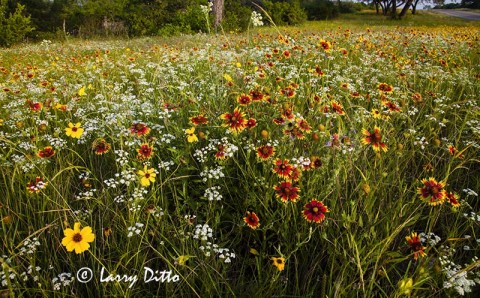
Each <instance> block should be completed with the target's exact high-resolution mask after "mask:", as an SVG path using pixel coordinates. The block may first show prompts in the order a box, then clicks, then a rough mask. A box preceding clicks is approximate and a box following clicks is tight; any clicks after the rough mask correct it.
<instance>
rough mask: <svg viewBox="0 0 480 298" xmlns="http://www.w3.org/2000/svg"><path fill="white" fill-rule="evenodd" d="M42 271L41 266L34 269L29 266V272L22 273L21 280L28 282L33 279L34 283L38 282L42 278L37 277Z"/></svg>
mask: <svg viewBox="0 0 480 298" xmlns="http://www.w3.org/2000/svg"><path fill="white" fill-rule="evenodd" d="M40 270H42V269H41V268H40V267H39V266H36V267H35V268H34V267H33V265H28V268H27V271H24V272H22V273H20V279H21V280H23V281H28V280H29V279H30V277H32V279H33V281H38V280H39V278H40V277H39V276H38V275H37V272H40Z"/></svg>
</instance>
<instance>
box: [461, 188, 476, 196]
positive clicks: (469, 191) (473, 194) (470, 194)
mask: <svg viewBox="0 0 480 298" xmlns="http://www.w3.org/2000/svg"><path fill="white" fill-rule="evenodd" d="M462 191H463V192H464V193H466V194H467V196H474V197H478V194H477V193H476V192H474V191H473V190H471V189H470V188H465V189H463V190H462Z"/></svg>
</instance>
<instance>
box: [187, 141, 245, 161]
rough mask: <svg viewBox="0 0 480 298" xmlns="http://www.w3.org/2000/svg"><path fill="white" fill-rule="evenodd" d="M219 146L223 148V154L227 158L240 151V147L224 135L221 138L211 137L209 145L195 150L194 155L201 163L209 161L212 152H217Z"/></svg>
mask: <svg viewBox="0 0 480 298" xmlns="http://www.w3.org/2000/svg"><path fill="white" fill-rule="evenodd" d="M219 148H222V152H223V156H224V157H225V158H227V157H232V156H233V155H234V154H235V152H237V151H238V147H237V146H236V145H234V144H231V143H229V142H228V138H226V137H223V138H221V139H210V140H208V145H207V146H205V147H204V148H201V149H197V150H195V153H193V156H194V157H195V158H196V159H197V160H198V161H199V162H201V163H204V162H205V161H207V158H208V156H209V155H210V153H211V152H217V151H218V150H219Z"/></svg>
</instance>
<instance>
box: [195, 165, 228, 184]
mask: <svg viewBox="0 0 480 298" xmlns="http://www.w3.org/2000/svg"><path fill="white" fill-rule="evenodd" d="M222 170H223V167H222V166H218V167H217V168H214V169H208V168H207V169H205V170H203V171H202V172H201V173H200V177H202V178H203V179H202V180H203V182H207V181H208V179H215V180H218V179H220V178H222V177H225V174H223V172H222Z"/></svg>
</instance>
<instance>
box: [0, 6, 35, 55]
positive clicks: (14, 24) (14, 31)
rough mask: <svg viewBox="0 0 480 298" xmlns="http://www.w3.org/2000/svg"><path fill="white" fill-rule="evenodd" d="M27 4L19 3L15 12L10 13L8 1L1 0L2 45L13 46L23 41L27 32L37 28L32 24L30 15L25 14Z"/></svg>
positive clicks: (0, 40)
mask: <svg viewBox="0 0 480 298" xmlns="http://www.w3.org/2000/svg"><path fill="white" fill-rule="evenodd" d="M24 9H25V6H23V5H20V4H17V7H16V9H15V11H14V12H13V13H8V17H7V1H6V0H0V28H2V30H0V46H6V47H8V46H11V45H13V44H15V43H18V42H20V41H22V40H23V39H24V38H25V36H26V35H27V33H29V32H31V31H33V30H35V28H34V27H32V26H31V25H30V17H29V16H24V14H23V11H24Z"/></svg>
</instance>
